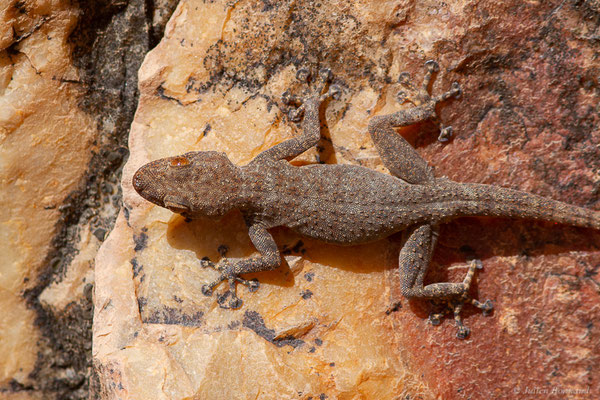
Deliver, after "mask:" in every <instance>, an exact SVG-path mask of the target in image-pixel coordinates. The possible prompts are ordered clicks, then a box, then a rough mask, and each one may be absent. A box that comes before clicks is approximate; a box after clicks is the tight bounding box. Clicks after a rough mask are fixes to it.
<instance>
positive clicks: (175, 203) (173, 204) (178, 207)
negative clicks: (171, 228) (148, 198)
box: [163, 198, 190, 214]
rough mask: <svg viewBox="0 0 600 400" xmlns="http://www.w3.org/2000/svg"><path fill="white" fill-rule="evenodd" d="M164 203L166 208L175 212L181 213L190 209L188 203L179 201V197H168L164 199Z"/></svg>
mask: <svg viewBox="0 0 600 400" xmlns="http://www.w3.org/2000/svg"><path fill="white" fill-rule="evenodd" d="M163 203H164V205H165V207H166V208H168V209H169V210H171V211H173V212H174V213H178V214H181V213H184V212H186V211H189V210H190V209H189V207H188V206H187V205H186V204H183V202H182V201H179V200H177V199H172V198H167V199H165V200H164V202H163Z"/></svg>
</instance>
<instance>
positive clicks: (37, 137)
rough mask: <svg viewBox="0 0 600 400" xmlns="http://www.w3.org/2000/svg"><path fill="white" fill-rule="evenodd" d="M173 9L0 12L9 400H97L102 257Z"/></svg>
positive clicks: (2, 282) (70, 5) (0, 245)
mask: <svg viewBox="0 0 600 400" xmlns="http://www.w3.org/2000/svg"><path fill="white" fill-rule="evenodd" d="M163 3H164V4H163ZM173 3H174V2H170V3H169V2H161V4H160V5H158V6H157V7H156V8H155V7H154V4H153V3H152V2H144V1H130V2H128V1H121V2H111V1H94V2H86V1H80V2H72V1H62V0H25V1H16V0H6V1H3V2H1V4H0V254H1V255H0V354H1V356H0V397H1V398H8V399H13V398H14V399H21V398H43V399H53V398H57V399H70V398H73V399H75V398H76V399H80V398H88V396H89V390H88V388H89V381H90V379H91V376H92V368H91V325H92V289H93V286H92V285H93V266H94V257H95V255H96V252H97V249H98V247H99V245H100V243H101V242H102V241H103V240H104V238H105V235H106V233H107V232H108V231H109V230H110V229H111V228H112V225H113V223H114V220H115V218H116V214H117V211H118V210H119V209H120V204H121V194H120V188H119V186H118V184H117V183H118V181H119V178H120V175H121V165H122V163H123V162H124V159H125V157H126V155H127V148H126V146H125V144H126V143H125V142H126V138H127V133H128V129H129V125H130V123H131V120H132V119H133V113H134V110H135V106H136V103H137V76H136V74H137V70H138V68H139V65H140V64H141V61H142V58H143V56H144V55H145V54H146V52H147V51H148V50H149V48H150V47H151V46H152V45H154V44H156V37H160V36H161V35H162V28H161V27H164V23H165V22H166V21H165V15H168V14H169V9H171V10H172V9H173ZM161 21H162V22H161Z"/></svg>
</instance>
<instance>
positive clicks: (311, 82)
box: [281, 68, 342, 122]
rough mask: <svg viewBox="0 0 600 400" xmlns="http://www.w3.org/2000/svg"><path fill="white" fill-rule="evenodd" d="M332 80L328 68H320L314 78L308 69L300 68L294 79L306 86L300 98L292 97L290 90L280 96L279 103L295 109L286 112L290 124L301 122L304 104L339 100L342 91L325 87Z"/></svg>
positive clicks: (337, 88)
mask: <svg viewBox="0 0 600 400" xmlns="http://www.w3.org/2000/svg"><path fill="white" fill-rule="evenodd" d="M332 78H333V74H332V72H331V69H329V68H321V69H320V70H319V72H318V74H317V76H315V77H314V78H313V74H311V72H310V70H309V69H308V68H300V69H299V70H298V72H296V79H298V80H299V81H300V82H302V83H303V84H305V85H308V88H307V89H306V90H304V93H303V94H302V96H301V97H297V96H295V95H293V94H292V92H291V90H290V89H287V90H286V91H285V92H283V93H282V95H281V102H282V103H283V104H284V105H286V106H294V107H296V108H293V109H291V110H289V111H288V117H289V118H290V120H291V121H292V122H299V121H300V120H302V117H303V115H304V110H305V108H306V103H316V104H317V105H319V104H321V103H323V102H324V101H326V100H327V99H328V98H333V99H336V100H337V99H339V98H340V96H341V93H342V89H341V88H340V87H339V86H337V85H331V86H330V87H329V90H327V86H329V83H330V82H331V80H332ZM313 86H314V87H313Z"/></svg>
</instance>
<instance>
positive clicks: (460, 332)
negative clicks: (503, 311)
mask: <svg viewBox="0 0 600 400" xmlns="http://www.w3.org/2000/svg"><path fill="white" fill-rule="evenodd" d="M482 268H483V265H482V263H481V261H480V260H471V263H470V265H469V271H468V272H467V276H465V279H464V280H463V283H462V284H463V286H464V289H463V290H462V293H461V294H460V295H458V296H455V297H452V298H450V299H445V300H437V301H436V300H434V301H433V303H434V305H435V306H436V307H437V308H439V307H440V306H442V309H441V311H439V312H434V313H431V314H430V315H429V321H430V322H431V324H432V325H439V324H440V323H441V321H442V317H443V316H445V315H447V314H450V313H452V315H453V316H454V321H455V323H456V327H457V332H456V337H457V338H458V339H466V338H467V336H469V333H470V332H471V331H470V329H469V328H467V327H466V326H465V325H464V323H463V321H462V317H461V316H460V313H461V311H462V309H463V306H464V305H465V304H467V303H468V304H472V305H474V306H475V307H477V308H479V309H480V310H481V311H482V312H483V315H485V316H487V315H489V314H490V313H491V311H492V310H493V308H494V306H493V304H492V302H491V300H486V301H485V302H483V303H482V302H480V301H477V300H475V299H473V298H472V297H471V296H470V295H469V288H470V287H471V282H472V280H473V276H474V275H475V272H476V270H478V269H482Z"/></svg>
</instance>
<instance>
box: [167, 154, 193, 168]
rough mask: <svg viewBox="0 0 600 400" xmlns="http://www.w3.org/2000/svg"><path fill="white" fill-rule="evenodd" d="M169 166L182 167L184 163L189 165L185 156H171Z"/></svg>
mask: <svg viewBox="0 0 600 400" xmlns="http://www.w3.org/2000/svg"><path fill="white" fill-rule="evenodd" d="M170 164H171V167H184V166H186V165H190V160H189V159H188V158H186V157H183V156H179V157H172V158H171V163H170Z"/></svg>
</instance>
